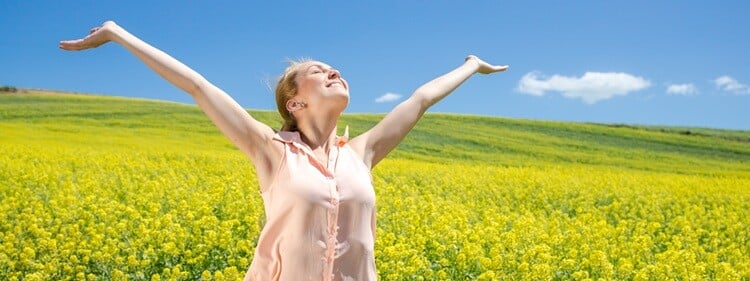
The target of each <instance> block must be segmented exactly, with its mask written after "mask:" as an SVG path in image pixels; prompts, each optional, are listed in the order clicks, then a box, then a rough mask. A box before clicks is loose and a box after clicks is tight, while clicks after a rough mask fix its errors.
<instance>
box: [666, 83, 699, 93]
mask: <svg viewBox="0 0 750 281" xmlns="http://www.w3.org/2000/svg"><path fill="white" fill-rule="evenodd" d="M697 93H698V88H696V87H695V85H693V84H692V83H689V84H671V85H669V87H667V94H672V95H683V96H688V95H692V94H697Z"/></svg>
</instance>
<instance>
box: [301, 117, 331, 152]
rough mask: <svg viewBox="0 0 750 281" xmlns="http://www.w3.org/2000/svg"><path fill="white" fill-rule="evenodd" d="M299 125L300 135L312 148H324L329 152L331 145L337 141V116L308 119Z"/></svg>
mask: <svg viewBox="0 0 750 281" xmlns="http://www.w3.org/2000/svg"><path fill="white" fill-rule="evenodd" d="M307 121H308V122H301V123H299V124H298V125H297V128H299V131H300V137H301V138H302V141H304V142H305V143H306V144H307V145H308V146H310V148H312V149H313V150H317V149H318V148H322V149H323V150H324V151H325V152H328V150H329V149H330V147H331V146H332V145H333V144H334V143H335V142H336V123H337V121H338V120H337V119H336V118H330V119H326V118H318V119H317V120H314V119H313V120H307Z"/></svg>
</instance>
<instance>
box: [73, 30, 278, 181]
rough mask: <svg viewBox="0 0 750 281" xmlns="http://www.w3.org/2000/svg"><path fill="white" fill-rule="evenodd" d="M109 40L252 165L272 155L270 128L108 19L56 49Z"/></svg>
mask: <svg viewBox="0 0 750 281" xmlns="http://www.w3.org/2000/svg"><path fill="white" fill-rule="evenodd" d="M110 41H112V42H115V43H118V44H120V45H122V46H123V47H125V48H126V49H127V50H128V51H130V52H131V53H132V54H134V55H135V56H136V57H138V59H140V60H141V61H142V62H143V63H144V64H146V65H147V66H148V67H149V68H151V69H152V70H153V71H154V72H156V73H157V74H159V75H160V76H161V77H163V78H164V79H166V80H167V81H169V82H170V83H172V84H173V85H175V86H177V87H178V88H180V89H182V90H183V91H185V92H187V93H188V94H190V95H191V96H192V97H193V98H194V99H195V101H196V103H197V104H198V106H199V107H200V108H201V109H202V110H203V111H204V112H205V113H206V115H208V117H209V118H210V119H211V120H212V121H213V122H214V124H216V125H217V126H218V127H219V129H220V130H221V131H222V132H223V133H224V134H225V135H226V136H227V137H228V138H229V139H230V140H231V141H232V142H233V143H234V144H235V145H237V146H238V147H239V148H240V149H241V150H242V151H243V152H245V153H246V154H248V156H250V158H251V159H252V160H253V162H254V163H255V165H256V167H258V165H259V164H260V165H262V164H263V163H262V162H267V161H268V159H269V157H273V156H272V155H269V153H272V151H273V149H268V147H269V146H270V142H271V139H272V137H273V134H274V132H273V130H272V129H271V128H270V127H268V126H266V125H265V124H263V123H261V122H259V121H257V120H255V119H253V118H252V117H251V116H250V114H249V113H247V111H245V110H244V109H243V108H242V107H241V106H240V105H239V104H237V102H235V101H234V100H233V99H232V98H231V97H230V96H229V95H228V94H227V93H225V92H224V91H222V90H221V89H219V88H218V87H216V86H214V85H213V84H211V83H210V82H209V81H208V80H206V79H205V78H203V76H201V75H200V74H198V73H197V72H195V71H194V70H192V69H190V68H189V67H187V66H186V65H184V64H183V63H181V62H180V61H178V60H176V59H174V58H173V57H171V56H169V55H168V54H166V53H164V52H162V51H161V50H159V49H157V48H155V47H153V46H151V45H149V44H148V43H146V42H144V41H142V40H141V39H139V38H137V37H136V36H134V35H132V34H130V33H129V32H128V31H126V30H125V29H124V28H122V27H120V26H118V25H117V24H115V23H114V22H112V21H108V22H105V23H104V24H103V25H102V26H100V27H96V28H93V29H91V31H90V34H89V35H88V36H86V37H85V38H83V39H78V40H69V41H61V42H60V48H61V49H64V50H74V51H78V50H85V49H90V48H96V47H98V46H100V45H102V44H105V43H107V42H110ZM259 162H260V163H259ZM259 168H261V167H259Z"/></svg>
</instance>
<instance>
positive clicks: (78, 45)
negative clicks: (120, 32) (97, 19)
mask: <svg viewBox="0 0 750 281" xmlns="http://www.w3.org/2000/svg"><path fill="white" fill-rule="evenodd" d="M117 28H119V26H117V24H116V23H115V22H113V21H107V22H104V24H102V25H101V26H98V27H94V28H92V29H91V30H90V31H89V35H88V36H86V37H84V38H82V39H77V40H67V41H60V49H63V50H68V51H80V50H86V49H90V48H96V47H99V46H101V45H102V44H104V43H107V42H109V41H111V40H112V34H113V32H114V30H115V29H117Z"/></svg>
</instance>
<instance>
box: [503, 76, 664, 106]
mask: <svg viewBox="0 0 750 281" xmlns="http://www.w3.org/2000/svg"><path fill="white" fill-rule="evenodd" d="M649 86H651V83H650V82H649V81H648V80H646V79H643V78H641V77H638V76H633V75H630V74H627V73H622V72H586V73H584V74H583V76H581V77H568V76H562V75H557V74H556V75H552V77H549V78H545V77H543V76H541V75H540V74H538V73H536V72H529V73H527V74H526V75H524V76H523V77H522V78H521V81H519V82H518V89H517V90H518V91H519V92H522V93H527V94H530V95H534V96H543V95H544V94H545V93H546V92H547V91H554V92H560V93H561V94H562V96H563V97H566V98H572V99H575V98H579V99H581V100H583V101H584V102H585V103H588V104H593V103H596V102H598V101H600V100H606V99H610V98H612V97H614V96H624V95H627V94H628V93H630V92H634V91H639V90H642V89H645V88H648V87H649Z"/></svg>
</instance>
